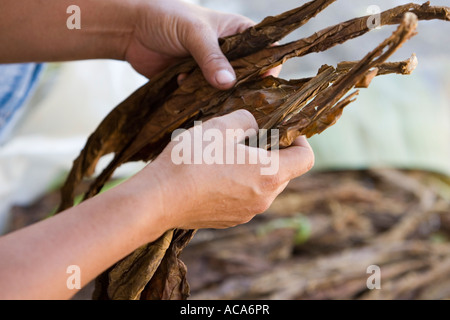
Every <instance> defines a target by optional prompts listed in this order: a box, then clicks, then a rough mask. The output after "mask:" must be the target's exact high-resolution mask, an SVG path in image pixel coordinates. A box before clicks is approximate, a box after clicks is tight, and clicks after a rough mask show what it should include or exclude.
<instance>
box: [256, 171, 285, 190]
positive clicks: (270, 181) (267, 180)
mask: <svg viewBox="0 0 450 320" xmlns="http://www.w3.org/2000/svg"><path fill="white" fill-rule="evenodd" d="M281 184H282V181H281V179H280V177H279V175H277V174H273V175H264V176H262V179H261V189H262V190H264V191H273V190H276V189H278V187H279V186H280V185H281Z"/></svg>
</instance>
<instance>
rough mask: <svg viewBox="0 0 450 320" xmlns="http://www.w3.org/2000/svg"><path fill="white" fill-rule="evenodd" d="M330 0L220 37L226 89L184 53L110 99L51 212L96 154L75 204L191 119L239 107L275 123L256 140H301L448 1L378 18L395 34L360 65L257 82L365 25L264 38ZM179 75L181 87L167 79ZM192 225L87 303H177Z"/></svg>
mask: <svg viewBox="0 0 450 320" xmlns="http://www.w3.org/2000/svg"><path fill="white" fill-rule="evenodd" d="M335 1H336V0H315V1H311V2H308V3H306V4H304V5H303V6H301V7H299V8H296V9H293V10H290V11H288V12H285V13H283V14H281V15H278V16H274V17H267V18H266V19H264V20H263V21H262V22H261V23H259V24H257V25H255V26H253V27H251V28H249V29H247V30H245V31H244V32H242V33H240V34H236V35H233V36H230V37H227V38H224V39H219V41H220V44H221V48H222V51H223V52H224V54H225V55H226V56H227V57H228V59H229V60H230V62H231V64H232V66H233V67H234V69H235V71H236V75H237V83H236V85H235V86H234V87H233V88H232V89H230V90H226V91H220V90H218V89H215V88H213V87H211V86H209V85H208V83H207V82H206V80H205V79H204V77H203V75H202V72H201V70H200V69H199V68H198V66H197V65H196V63H195V61H194V60H193V59H185V60H183V61H181V62H180V63H178V64H176V65H174V66H172V67H170V68H168V69H167V70H165V71H164V72H162V73H160V74H159V75H157V76H155V77H154V78H153V79H152V80H151V81H149V82H148V83H147V84H145V85H144V86H142V87H141V88H139V89H138V90H137V91H135V92H134V93H133V94H132V95H131V96H130V97H128V98H127V99H126V100H125V101H123V102H122V103H121V104H119V105H118V106H117V107H116V108H115V109H114V110H113V111H112V112H111V113H110V114H109V115H108V116H107V117H106V118H105V119H104V120H103V122H102V123H101V124H100V125H99V127H98V128H97V130H96V131H95V132H94V133H92V135H91V136H90V137H89V139H88V141H87V143H86V146H85V147H84V149H83V150H82V151H81V153H80V155H79V156H78V158H77V159H76V160H75V161H74V163H73V167H72V170H71V171H70V173H69V176H68V178H67V180H66V182H65V184H64V186H63V187H62V189H61V195H62V200H61V204H60V207H59V210H58V211H62V210H64V209H67V208H69V207H71V206H72V205H73V203H74V197H75V188H76V187H77V186H78V185H79V184H80V182H81V181H82V180H83V179H84V178H85V177H89V176H91V175H92V174H93V172H94V170H95V168H96V165H97V162H98V160H99V159H100V158H101V157H102V156H104V155H106V154H109V153H114V158H113V160H112V161H111V162H110V163H109V165H108V166H107V167H106V168H105V169H104V170H103V171H102V173H101V174H100V175H99V176H98V177H96V179H94V180H93V182H92V183H91V184H90V187H89V190H87V192H86V193H85V195H84V200H86V199H88V198H90V197H92V196H94V195H96V194H97V193H99V192H100V190H101V188H102V187H103V185H104V184H105V183H106V182H107V181H108V180H109V179H110V177H111V175H112V174H113V173H114V171H115V169H116V168H117V167H118V166H120V165H121V164H123V163H126V162H130V161H140V160H143V161H151V160H153V159H155V158H156V157H157V156H158V154H159V153H160V152H161V151H162V150H163V149H164V147H165V146H166V145H167V144H168V143H169V141H170V137H171V133H172V132H173V131H174V130H175V129H178V128H189V127H191V126H192V125H193V123H194V121H199V120H203V121H204V120H207V119H210V118H212V117H215V116H219V115H223V114H226V113H229V112H232V111H234V110H237V109H247V110H248V111H250V112H251V113H252V114H253V115H254V116H255V118H256V120H257V122H258V125H259V127H260V128H264V129H279V132H280V140H279V141H270V143H269V144H267V145H265V146H262V147H265V148H271V147H273V146H275V145H279V146H280V147H288V146H289V145H290V144H291V143H292V142H293V140H294V139H295V138H296V137H298V136H299V135H305V136H307V137H311V136H312V135H314V134H318V133H321V132H322V131H323V130H325V129H327V128H328V127H330V126H331V125H333V124H334V123H335V122H336V121H337V120H338V119H339V117H340V116H341V115H342V112H343V109H344V107H346V106H347V105H348V104H349V103H351V102H353V101H354V100H355V97H356V95H357V94H358V91H357V90H356V91H353V92H351V93H349V92H350V91H351V90H353V88H367V87H368V86H369V84H370V82H371V80H372V79H373V78H374V77H375V76H379V75H384V74H390V73H397V74H410V73H411V72H412V70H414V68H415V66H416V65H417V58H416V57H415V56H414V55H413V56H412V57H411V58H410V59H408V60H405V61H401V62H386V60H387V59H388V58H389V57H390V56H391V55H392V53H393V52H394V51H395V50H397V49H398V48H399V47H400V46H401V45H402V44H403V43H404V42H405V41H407V40H408V39H410V38H411V37H412V36H414V35H415V33H416V27H417V22H418V20H430V19H440V20H446V21H449V20H450V8H449V7H434V6H431V5H430V3H429V2H427V3H425V4H423V5H418V4H413V3H410V4H406V5H402V6H398V7H395V8H393V9H390V10H387V11H384V12H382V13H381V14H380V24H381V25H392V24H395V25H398V28H397V30H396V31H395V32H394V33H393V34H392V35H391V36H390V37H389V38H387V39H386V40H385V41H384V42H383V43H381V44H380V45H378V46H377V47H376V48H375V49H374V50H373V51H371V52H369V53H368V54H367V55H366V56H365V57H363V58H362V59H361V60H360V61H354V62H342V63H340V64H338V66H337V67H333V66H329V65H323V66H322V67H321V68H320V69H319V70H318V72H317V75H315V76H313V77H310V78H305V79H295V80H284V79H280V78H276V77H272V76H269V77H265V78H261V75H263V74H264V73H265V72H267V71H268V70H270V69H272V68H274V67H276V66H278V65H280V64H282V63H283V62H285V61H286V60H287V59H290V58H293V57H301V56H304V55H306V54H309V53H312V52H320V51H325V50H327V49H329V48H331V47H333V46H335V45H337V44H341V43H343V42H345V41H347V40H350V39H353V38H356V37H359V36H361V35H363V34H365V33H367V32H369V31H370V30H371V29H370V28H369V27H368V23H367V21H368V19H370V17H369V16H365V17H360V18H355V19H352V20H349V21H346V22H343V23H340V24H337V25H335V26H331V27H328V28H326V29H323V30H321V31H318V32H316V33H314V34H313V35H311V36H309V37H307V38H303V39H300V40H297V41H293V42H290V43H287V44H284V45H281V46H271V44H273V43H275V42H277V41H279V40H281V39H282V38H283V37H285V36H286V35H287V34H289V33H290V32H292V31H293V30H294V29H296V28H298V27H300V26H302V25H304V24H305V23H307V22H308V21H309V19H311V18H313V17H315V16H316V15H317V14H318V13H320V11H322V10H324V9H325V8H326V7H327V6H328V5H330V4H331V3H333V2H335ZM180 73H187V74H188V76H187V77H186V79H185V80H184V81H183V83H182V84H181V85H178V83H177V76H178V75H179V74H180ZM194 233H195V230H179V229H177V230H170V231H168V232H166V233H165V234H164V235H163V236H162V237H161V238H160V239H159V240H157V241H155V242H154V243H150V244H147V245H145V246H143V247H141V248H139V249H138V250H136V251H135V252H133V253H132V254H130V255H129V256H128V257H126V258H124V259H123V260H122V261H119V262H118V263H117V264H115V265H114V266H113V267H111V268H110V269H109V270H107V271H105V272H104V273H103V274H102V275H100V276H99V277H98V278H97V281H96V290H95V292H94V298H96V299H186V298H187V297H188V296H189V285H188V283H187V281H186V277H185V274H186V266H185V265H184V264H183V262H182V261H181V260H180V259H179V255H180V253H181V251H182V250H183V248H184V247H185V246H186V245H187V244H188V243H189V241H190V239H191V238H192V237H193V236H194Z"/></svg>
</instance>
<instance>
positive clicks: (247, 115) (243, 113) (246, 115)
mask: <svg viewBox="0 0 450 320" xmlns="http://www.w3.org/2000/svg"><path fill="white" fill-rule="evenodd" d="M234 114H235V115H236V116H237V117H239V118H241V119H245V121H246V122H248V123H249V124H250V127H252V128H258V123H257V122H256V119H255V116H254V115H253V114H252V113H251V112H250V111H248V110H246V109H239V110H236V111H234Z"/></svg>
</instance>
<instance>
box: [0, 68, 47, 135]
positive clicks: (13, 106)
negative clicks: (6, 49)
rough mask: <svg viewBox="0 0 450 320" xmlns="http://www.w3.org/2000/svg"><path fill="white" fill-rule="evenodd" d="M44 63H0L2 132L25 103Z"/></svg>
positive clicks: (0, 119)
mask: <svg viewBox="0 0 450 320" xmlns="http://www.w3.org/2000/svg"><path fill="white" fill-rule="evenodd" d="M42 69H43V64H36V63H19V64H0V132H2V130H3V129H4V127H5V126H6V124H7V123H8V122H9V121H10V120H11V119H12V117H13V115H14V113H15V112H16V111H17V110H19V109H20V107H21V106H23V105H24V103H25V101H26V100H27V98H28V97H29V96H30V95H31V94H32V92H33V90H34V88H35V87H36V84H37V82H38V80H39V75H40V74H41V72H42Z"/></svg>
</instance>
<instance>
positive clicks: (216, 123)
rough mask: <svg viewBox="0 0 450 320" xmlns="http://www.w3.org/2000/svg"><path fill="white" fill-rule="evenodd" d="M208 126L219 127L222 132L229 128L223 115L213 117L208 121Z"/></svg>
mask: <svg viewBox="0 0 450 320" xmlns="http://www.w3.org/2000/svg"><path fill="white" fill-rule="evenodd" d="M207 123H208V127H211V128H215V129H219V130H220V131H222V132H225V131H226V129H227V127H228V126H227V122H226V120H225V119H224V118H223V117H216V118H212V119H210V120H208V121H207Z"/></svg>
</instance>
